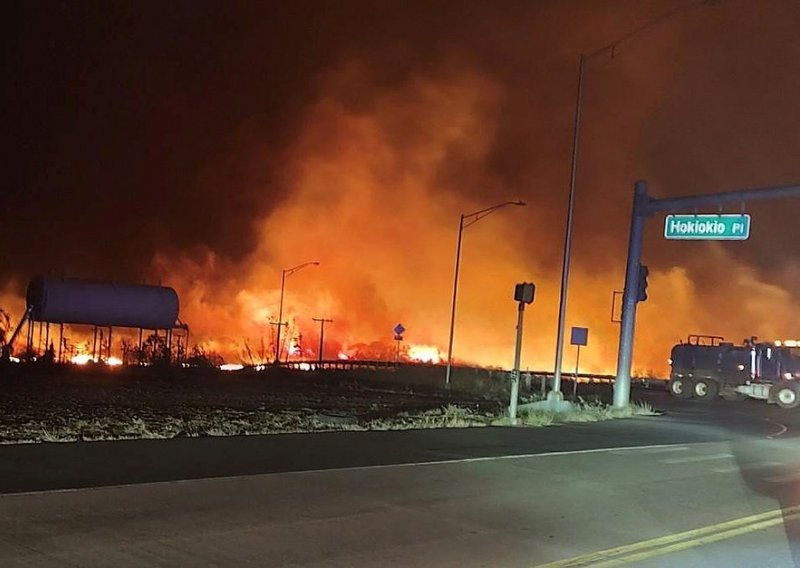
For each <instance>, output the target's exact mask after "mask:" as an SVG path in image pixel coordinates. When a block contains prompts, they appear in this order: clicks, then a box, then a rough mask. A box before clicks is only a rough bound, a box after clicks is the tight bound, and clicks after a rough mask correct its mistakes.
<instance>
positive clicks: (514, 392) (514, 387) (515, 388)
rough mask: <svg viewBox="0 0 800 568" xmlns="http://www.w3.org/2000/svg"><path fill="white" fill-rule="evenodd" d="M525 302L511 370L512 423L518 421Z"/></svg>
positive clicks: (518, 326) (509, 413)
mask: <svg viewBox="0 0 800 568" xmlns="http://www.w3.org/2000/svg"><path fill="white" fill-rule="evenodd" d="M524 313H525V302H519V308H518V310H517V342H516V344H515V347H514V370H513V371H511V400H510V401H509V404H508V418H509V420H510V421H511V424H516V423H517V403H518V402H519V364H520V358H521V355H522V316H523V314H524Z"/></svg>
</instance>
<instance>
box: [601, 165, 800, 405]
mask: <svg viewBox="0 0 800 568" xmlns="http://www.w3.org/2000/svg"><path fill="white" fill-rule="evenodd" d="M799 196H800V185H787V186H778V187H766V188H760V189H743V190H738V191H728V192H725V193H715V194H706V195H696V196H687V197H672V198H665V199H653V198H652V197H650V196H648V194H647V182H646V181H641V180H640V181H637V182H636V184H635V186H634V193H633V211H632V212H631V230H630V235H629V239H628V262H627V264H626V267H625V291H624V292H623V296H622V324H621V325H620V336H619V353H618V355H617V376H616V379H615V381H614V406H615V407H616V408H624V407H626V406H628V403H629V402H630V393H631V363H632V358H633V337H634V328H635V325H636V304H637V299H638V295H639V277H640V265H641V258H642V247H643V243H644V226H645V221H646V220H647V218H648V217H650V216H652V215H653V214H655V213H662V212H671V211H681V210H687V209H690V210H691V209H697V208H698V207H719V206H722V205H725V204H728V203H742V204H744V203H745V202H747V201H756V200H763V199H780V198H785V197H799Z"/></svg>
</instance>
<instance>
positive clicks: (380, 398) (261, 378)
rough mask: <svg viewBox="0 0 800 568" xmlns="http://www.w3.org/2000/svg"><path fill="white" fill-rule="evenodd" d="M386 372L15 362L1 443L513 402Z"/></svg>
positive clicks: (258, 426)
mask: <svg viewBox="0 0 800 568" xmlns="http://www.w3.org/2000/svg"><path fill="white" fill-rule="evenodd" d="M381 373H382V371H361V372H358V371H319V372H308V371H291V370H286V369H272V368H268V369H267V370H265V371H262V372H253V371H250V372H247V371H244V372H221V371H216V370H214V369H206V370H197V369H188V370H183V369H161V370H158V369H151V368H150V369H140V368H135V369H121V368H116V369H111V368H77V369H76V368H42V367H37V366H35V365H31V366H27V367H26V366H19V365H13V366H7V367H5V368H4V369H3V372H2V375H0V377H2V378H1V379H0V442H5V443H9V442H20V441H67V440H91V439H113V438H131V437H172V436H180V435H187V436H194V435H236V434H252V433H267V432H273V431H280V432H286V431H304V430H307V429H312V430H319V429H326V428H327V427H328V426H330V427H331V428H334V427H340V426H342V425H348V424H350V425H352V424H365V423H375V421H380V420H387V419H389V420H391V419H393V417H397V416H399V415H400V416H403V417H408V416H414V415H418V414H420V413H425V412H431V411H437V410H440V409H443V408H446V407H448V406H450V407H458V408H459V409H467V410H468V411H470V412H475V413H487V414H491V413H497V412H499V411H501V409H502V406H503V403H502V401H500V400H496V399H491V398H486V397H476V396H475V395H469V394H461V393H458V392H452V391H446V390H443V389H437V388H426V387H425V386H420V385H416V386H413V387H412V386H408V385H405V384H403V383H402V381H401V380H400V379H401V377H397V376H396V375H393V376H388V377H387V376H385V373H386V371H383V373H384V375H383V376H382V375H381Z"/></svg>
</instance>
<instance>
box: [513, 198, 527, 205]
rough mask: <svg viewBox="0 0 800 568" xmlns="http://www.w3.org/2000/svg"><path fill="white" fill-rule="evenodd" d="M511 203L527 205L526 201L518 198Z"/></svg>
mask: <svg viewBox="0 0 800 568" xmlns="http://www.w3.org/2000/svg"><path fill="white" fill-rule="evenodd" d="M512 205H527V203H525V202H524V201H522V200H521V199H518V200H516V201H514V202H513V203H512Z"/></svg>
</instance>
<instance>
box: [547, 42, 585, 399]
mask: <svg viewBox="0 0 800 568" xmlns="http://www.w3.org/2000/svg"><path fill="white" fill-rule="evenodd" d="M585 64H586V56H585V55H583V54H581V60H580V64H579V65H578V94H577V97H576V98H575V125H574V130H573V138H572V167H571V169H570V174H569V205H568V206H567V228H566V231H565V235H564V260H563V262H562V264H561V295H560V300H559V304H558V335H557V337H556V363H555V369H554V372H553V390H552V392H551V393H550V394H549V395H548V398H552V399H553V400H561V399H562V398H563V395H562V394H561V362H562V360H563V358H564V327H565V325H566V312H567V286H568V284H569V262H570V251H571V249H572V220H573V212H574V209H575V178H576V176H577V174H578V144H579V142H580V135H581V102H582V99H583V71H584V67H585Z"/></svg>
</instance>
